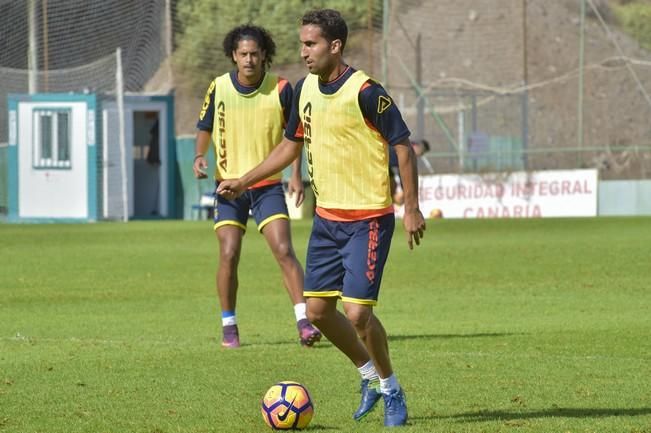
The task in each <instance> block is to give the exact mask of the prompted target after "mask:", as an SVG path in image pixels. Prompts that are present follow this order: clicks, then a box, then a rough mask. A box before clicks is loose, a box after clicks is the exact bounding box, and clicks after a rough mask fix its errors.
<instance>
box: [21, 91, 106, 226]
mask: <svg viewBox="0 0 651 433" xmlns="http://www.w3.org/2000/svg"><path fill="white" fill-rule="evenodd" d="M18 125H19V128H18V131H19V140H18V143H19V147H18V184H19V186H20V187H19V191H18V216H19V217H20V218H72V219H77V218H81V219H85V218H88V216H89V215H88V209H89V206H88V148H87V146H88V141H87V126H88V125H89V124H88V109H87V104H86V102H41V101H39V102H20V103H19V104H18ZM93 145H94V143H93Z"/></svg>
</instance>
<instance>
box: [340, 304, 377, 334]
mask: <svg viewBox="0 0 651 433" xmlns="http://www.w3.org/2000/svg"><path fill="white" fill-rule="evenodd" d="M346 317H348V320H350V323H351V324H352V325H353V327H354V328H355V329H356V330H357V332H358V333H364V331H365V330H366V327H367V326H368V322H369V319H370V318H371V309H370V308H364V306H361V305H360V306H358V307H353V308H347V309H346Z"/></svg>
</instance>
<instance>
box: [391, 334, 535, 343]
mask: <svg viewBox="0 0 651 433" xmlns="http://www.w3.org/2000/svg"><path fill="white" fill-rule="evenodd" d="M513 335H524V334H520V333H503V332H487V333H478V334H418V335H390V336H389V341H405V340H448V339H453V338H486V337H510V336H513Z"/></svg>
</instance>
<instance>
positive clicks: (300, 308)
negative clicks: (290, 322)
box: [294, 302, 307, 322]
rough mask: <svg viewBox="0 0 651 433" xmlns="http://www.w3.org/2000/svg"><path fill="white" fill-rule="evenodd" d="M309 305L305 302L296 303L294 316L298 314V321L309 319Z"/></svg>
mask: <svg viewBox="0 0 651 433" xmlns="http://www.w3.org/2000/svg"><path fill="white" fill-rule="evenodd" d="M306 310H307V305H306V304H305V302H301V303H300V304H296V305H294V316H296V321H297V322H298V321H299V320H301V319H307V314H306Z"/></svg>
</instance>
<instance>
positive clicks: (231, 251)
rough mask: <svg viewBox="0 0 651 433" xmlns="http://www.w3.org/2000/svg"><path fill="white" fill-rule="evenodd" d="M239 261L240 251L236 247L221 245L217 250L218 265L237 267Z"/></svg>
mask: <svg viewBox="0 0 651 433" xmlns="http://www.w3.org/2000/svg"><path fill="white" fill-rule="evenodd" d="M239 259H240V249H239V248H238V247H237V245H228V244H222V245H221V247H220V250H219V262H220V264H224V265H226V264H228V265H233V266H235V265H237V263H238V262H239Z"/></svg>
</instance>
